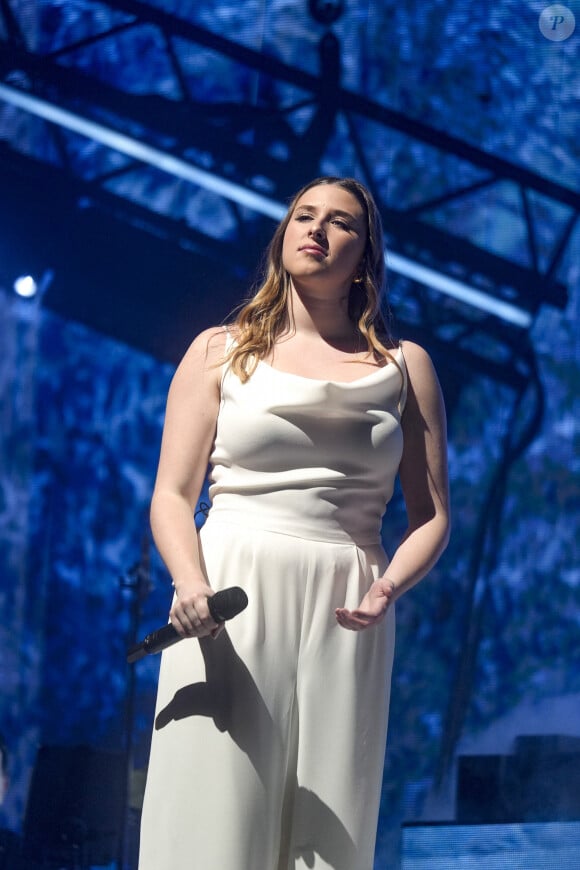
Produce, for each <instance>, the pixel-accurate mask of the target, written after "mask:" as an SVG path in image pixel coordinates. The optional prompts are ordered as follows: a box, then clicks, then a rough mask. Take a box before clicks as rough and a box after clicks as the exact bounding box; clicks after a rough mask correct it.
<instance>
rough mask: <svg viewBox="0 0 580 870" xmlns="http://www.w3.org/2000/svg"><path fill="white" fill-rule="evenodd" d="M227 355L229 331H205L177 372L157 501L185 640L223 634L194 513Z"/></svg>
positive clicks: (174, 614) (162, 547) (158, 536)
mask: <svg viewBox="0 0 580 870" xmlns="http://www.w3.org/2000/svg"><path fill="white" fill-rule="evenodd" d="M224 351H225V331H224V330H223V329H219V328H218V329H215V328H214V329H208V330H205V331H204V332H202V333H201V334H200V335H198V337H197V338H196V339H195V341H194V342H193V343H192V344H191V346H190V347H189V350H188V351H187V353H186V354H185V356H184V357H183V359H182V361H181V363H180V364H179V366H178V368H177V371H176V372H175V375H174V377H173V380H172V382H171V386H170V388H169V394H168V397H167V408H166V413H165V424H164V427H163V437H162V440H161V453H160V457H159V466H158V469H157V477H156V480H155V487H154V490H153V497H152V500H151V529H152V531H153V538H154V540H155V544H156V546H157V549H158V550H159V553H160V554H161V557H162V559H163V561H164V562H165V565H166V566H167V569H168V571H169V573H170V574H171V578H172V580H173V585H174V587H175V592H176V598H175V600H174V603H173V606H172V608H171V612H170V619H171V622H172V624H173V626H174V627H175V629H176V630H177V631H178V632H179V634H181V635H182V636H190V637H203V636H205V635H208V634H215V633H216V630H217V625H216V623H215V622H214V621H213V619H212V618H211V616H210V613H209V609H208V606H207V598H208V596H211V595H212V594H213V591H212V589H211V588H210V587H209V585H208V582H207V578H206V577H205V575H204V573H203V570H202V567H201V562H200V553H199V548H198V539H197V529H196V526H195V519H194V510H195V507H196V505H197V501H198V498H199V494H200V492H201V488H202V486H203V482H204V480H205V475H206V472H207V465H208V461H209V456H210V453H211V449H212V445H213V440H214V436H215V430H216V422H217V415H218V409H219V403H220V378H221V367H220V365H219V363H220V360H221V359H222V358H223V355H224Z"/></svg>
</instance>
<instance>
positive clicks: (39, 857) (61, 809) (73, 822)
mask: <svg viewBox="0 0 580 870" xmlns="http://www.w3.org/2000/svg"><path fill="white" fill-rule="evenodd" d="M125 791H126V759H125V755H124V754H122V753H112V752H106V751H104V750H101V749H94V748H91V747H88V746H74V747H69V746H43V747H41V748H40V750H39V751H38V755H37V758H36V764H35V767H34V771H33V774H32V779H31V783H30V790H29V794H28V802H27V806H26V816H25V820H24V850H23V851H24V855H25V857H26V858H27V859H31V860H33V861H38V862H40V866H41V867H53V866H58V867H59V868H60V867H67V868H69V867H70V868H74V870H76V868H84V867H90V866H93V865H94V866H101V865H104V864H110V863H111V862H113V861H114V860H115V859H116V858H117V856H118V854H119V849H120V843H121V840H122V837H123V830H124V817H125Z"/></svg>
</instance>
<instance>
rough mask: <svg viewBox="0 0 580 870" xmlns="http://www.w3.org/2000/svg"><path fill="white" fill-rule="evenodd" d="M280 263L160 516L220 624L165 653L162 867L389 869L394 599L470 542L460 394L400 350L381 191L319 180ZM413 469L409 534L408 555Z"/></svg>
mask: <svg viewBox="0 0 580 870" xmlns="http://www.w3.org/2000/svg"><path fill="white" fill-rule="evenodd" d="M267 262H268V266H267V274H266V277H265V279H264V282H263V284H262V286H261V288H260V289H259V290H258V292H257V293H256V295H255V296H254V297H253V299H252V300H251V301H249V302H248V303H247V304H246V306H245V307H244V308H242V310H241V312H240V314H239V315H238V317H237V319H236V321H235V323H234V324H233V325H231V326H230V328H229V329H223V328H215V329H209V330H207V331H205V332H203V333H202V334H201V335H199V336H198V337H197V338H196V339H195V341H194V342H193V344H192V345H191V347H190V348H189V350H188V351H187V353H186V355H185V357H184V359H183V360H182V362H181V364H180V366H179V367H178V369H177V372H176V374H175V377H174V379H173V381H172V384H171V388H170V391H169V396H168V403H167V414H166V421H165V427H164V432H163V439H162V447H161V456H160V461H159V469H158V474H157V480H156V484H155V490H154V494H153V500H152V507H151V521H152V529H153V534H154V538H155V542H156V544H157V546H158V548H159V551H160V553H161V555H162V557H163V559H164V561H165V564H166V565H167V568H168V570H169V572H170V574H171V577H172V580H173V585H174V587H175V597H174V601H173V605H172V608H171V613H170V619H171V622H172V623H173V625H174V626H175V628H176V629H177V631H178V632H179V633H180V634H181V635H182V636H183V637H189V638H197V640H187V641H184V642H182V643H178V644H176V645H175V646H173V647H171V648H169V649H168V650H166V651H165V652H164V653H163V657H162V663H161V672H160V679H159V695H158V705H157V712H156V719H155V732H154V736H153V741H152V750H151V759H150V764H149V771H148V783H147V790H146V795H145V802H144V808H143V817H142V834H141V856H140V864H139V867H140V870H186V868H187V870H191V868H196V870H197V868H199V870H288V868H292V870H294V868H305V867H308V868H317V870H319V868H333V870H370V868H371V867H372V864H373V853H374V842H375V835H376V825H377V816H378V807H379V798H380V790H381V780H382V767H383V755H384V746H385V740H386V729H387V714H388V703H389V682H390V672H391V665H392V658H393V645H394V608H393V607H392V604H393V602H394V601H395V600H396V599H397V598H398V597H399V596H400V595H401V594H402V593H403V592H405V591H406V590H407V589H409V588H410V587H411V586H413V585H414V584H415V583H417V582H418V581H419V580H420V579H421V578H422V577H423V576H424V575H425V574H426V573H427V572H428V571H429V569H430V568H431V567H432V566H433V564H434V563H435V561H436V560H437V558H438V557H439V555H440V554H441V552H442V551H443V549H444V547H445V545H446V542H447V538H448V529H449V519H448V495H447V471H446V442H445V416H444V408H443V402H442V398H441V393H440V389H439V386H438V382H437V378H436V376H435V373H434V371H433V367H432V365H431V362H430V360H429V357H428V356H427V354H426V353H425V352H424V351H423V350H422V349H421V348H420V347H418V346H417V345H414V344H412V343H409V342H404V343H402V344H396V343H395V342H393V341H392V340H391V339H390V337H389V335H388V332H387V330H386V327H385V324H384V322H383V319H382V316H381V314H380V310H379V298H380V293H381V289H382V284H383V278H384V259H383V239H382V231H381V225H380V219H379V216H378V212H377V209H376V207H375V204H374V202H373V200H372V198H371V196H370V194H369V193H368V191H367V190H366V189H365V188H364V187H363V186H362V185H361V184H359V183H358V182H356V181H355V180H353V179H337V178H321V179H317V180H315V181H313V182H312V183H311V184H309V185H307V186H306V187H305V188H303V189H302V190H301V191H299V193H298V194H297V195H296V197H295V198H294V200H293V201H292V203H291V205H290V208H289V211H288V214H287V215H286V217H285V218H284V219H283V221H282V222H281V224H280V226H279V227H278V229H277V231H276V233H275V235H274V237H273V239H272V242H271V244H270V248H269V256H268V261H267ZM208 462H209V464H210V469H211V472H210V480H211V486H210V497H211V501H212V506H211V509H210V512H209V516H208V519H207V521H206V522H205V524H204V526H203V528H202V530H201V533H200V534H199V535H196V533H195V526H194V520H193V510H194V507H195V505H196V503H197V500H198V497H199V493H200V490H201V487H202V485H203V482H204V478H205V475H206V470H207V465H208ZM397 473H398V474H399V476H400V481H401V486H402V490H403V494H404V498H405V503H406V508H407V514H408V530H407V533H406V534H405V536H404V538H403V540H402V542H401V543H400V544H399V546H398V548H397V549H396V551H395V553H394V555H393V557H392V559H391V561H390V562H389V560H388V558H387V556H386V554H385V552H384V550H383V548H382V546H381V541H380V530H381V517H382V514H383V513H384V510H385V505H386V503H387V502H388V501H389V499H390V497H391V495H392V491H393V483H394V479H395V476H396V474H397ZM233 585H240V586H242V587H243V588H244V589H245V590H246V592H247V595H248V599H249V605H248V608H247V609H246V610H245V611H244V612H243V613H242V614H240V615H239V616H237V617H236V618H235V619H233V620H231V621H230V622H228V624H227V628H225V629H224V627H223V625H222V626H218V625H216V623H215V622H214V621H213V620H212V618H211V615H210V613H209V610H208V605H207V599H208V597H210V596H211V595H212V594H214V592H215V591H216V590H218V589H221V588H224V587H228V586H233Z"/></svg>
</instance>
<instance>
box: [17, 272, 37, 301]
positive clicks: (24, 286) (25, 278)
mask: <svg viewBox="0 0 580 870" xmlns="http://www.w3.org/2000/svg"><path fill="white" fill-rule="evenodd" d="M37 291H38V284H37V283H36V281H35V280H34V278H33V277H32V275H20V276H19V277H18V278H16V280H15V281H14V292H15V293H17V294H18V296H22V297H23V299H32V297H33V296H36V293H37Z"/></svg>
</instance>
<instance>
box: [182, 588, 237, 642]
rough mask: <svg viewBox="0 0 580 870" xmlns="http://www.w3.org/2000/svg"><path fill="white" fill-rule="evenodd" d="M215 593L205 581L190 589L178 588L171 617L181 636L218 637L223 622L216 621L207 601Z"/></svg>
mask: <svg viewBox="0 0 580 870" xmlns="http://www.w3.org/2000/svg"><path fill="white" fill-rule="evenodd" d="M213 594H214V590H213V589H212V588H211V586H208V585H207V583H205V582H204V583H198V584H196V585H195V586H191V588H189V589H186V588H184V587H181V588H180V590H179V591H177V589H176V593H175V598H174V599H173V604H172V607H171V610H170V612H169V618H170V620H171V623H172V625H173V627H174V628H175V630H176V631H177V633H178V634H179V635H181V637H208V636H211V637H217V636H218V634H220V632H221V631H222V629H223V627H224V626H223V623H217V622H215V620H214V619H213V618H212V616H211V613H210V612H209V607H208V603H207V602H208V598H211V596H212V595H213Z"/></svg>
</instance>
